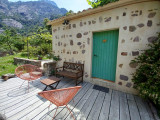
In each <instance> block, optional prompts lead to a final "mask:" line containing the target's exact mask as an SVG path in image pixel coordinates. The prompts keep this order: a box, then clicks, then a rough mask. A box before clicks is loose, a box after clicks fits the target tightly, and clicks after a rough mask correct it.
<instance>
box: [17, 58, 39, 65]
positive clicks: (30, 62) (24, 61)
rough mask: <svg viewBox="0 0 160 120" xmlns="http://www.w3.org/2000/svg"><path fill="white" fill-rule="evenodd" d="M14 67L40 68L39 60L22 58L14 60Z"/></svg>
mask: <svg viewBox="0 0 160 120" xmlns="http://www.w3.org/2000/svg"><path fill="white" fill-rule="evenodd" d="M14 64H15V65H23V64H32V65H36V66H38V67H41V60H31V59H24V58H14Z"/></svg>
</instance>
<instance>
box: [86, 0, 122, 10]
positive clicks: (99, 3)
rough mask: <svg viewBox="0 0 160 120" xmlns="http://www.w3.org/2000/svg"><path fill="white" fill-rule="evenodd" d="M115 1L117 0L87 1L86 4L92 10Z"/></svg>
mask: <svg viewBox="0 0 160 120" xmlns="http://www.w3.org/2000/svg"><path fill="white" fill-rule="evenodd" d="M116 1H119V0H87V2H88V4H89V5H91V6H92V7H93V8H97V7H98V6H103V5H106V4H108V3H112V2H116Z"/></svg>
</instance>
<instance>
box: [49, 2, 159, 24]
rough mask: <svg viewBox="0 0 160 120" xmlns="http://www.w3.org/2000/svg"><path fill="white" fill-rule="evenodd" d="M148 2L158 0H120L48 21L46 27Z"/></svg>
mask: <svg viewBox="0 0 160 120" xmlns="http://www.w3.org/2000/svg"><path fill="white" fill-rule="evenodd" d="M150 1H159V0H120V1H117V2H113V3H109V4H107V5H104V6H102V7H101V6H99V7H98V8H95V9H93V8H89V9H87V10H83V11H82V12H78V13H74V14H70V15H68V16H63V17H60V18H58V19H55V20H52V21H49V22H48V25H57V24H61V23H62V22H63V21H64V20H66V19H67V20H73V19H77V18H81V17H85V16H88V15H92V14H96V13H99V12H103V11H107V10H111V9H115V8H119V7H122V6H126V5H131V4H136V3H142V2H150Z"/></svg>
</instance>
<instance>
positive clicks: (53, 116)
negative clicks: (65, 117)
mask: <svg viewBox="0 0 160 120" xmlns="http://www.w3.org/2000/svg"><path fill="white" fill-rule="evenodd" d="M57 109H58V107H57V108H56V112H57ZM56 112H55V113H54V116H53V119H52V120H54V118H55V116H56Z"/></svg>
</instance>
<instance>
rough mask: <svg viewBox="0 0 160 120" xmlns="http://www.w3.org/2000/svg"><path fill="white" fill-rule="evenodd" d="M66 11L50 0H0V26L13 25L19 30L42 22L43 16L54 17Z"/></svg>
mask: <svg viewBox="0 0 160 120" xmlns="http://www.w3.org/2000/svg"><path fill="white" fill-rule="evenodd" d="M66 12H67V10H66V9H65V8H58V6H57V4H56V3H55V2H53V1H51V0H39V1H29V2H21V1H19V2H9V1H8V0H0V28H2V29H5V28H6V27H7V26H10V27H14V28H16V29H17V30H19V31H20V32H23V31H28V30H30V29H31V28H33V27H35V26H39V25H41V24H42V21H43V19H44V18H51V17H52V19H53V18H56V17H58V16H62V15H64V14H65V13H66Z"/></svg>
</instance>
